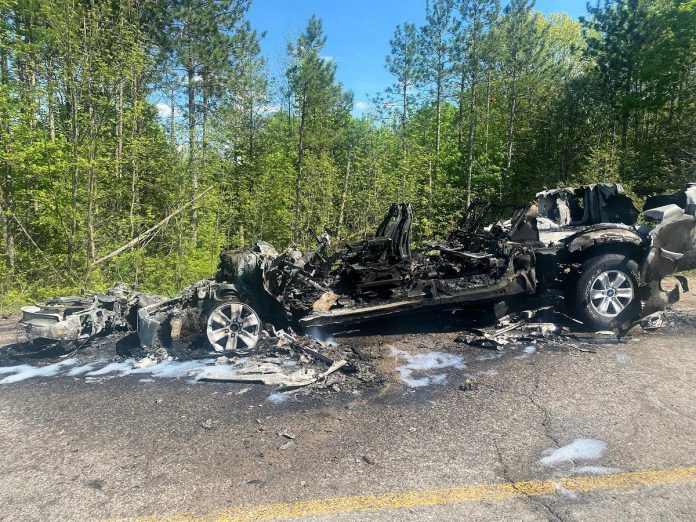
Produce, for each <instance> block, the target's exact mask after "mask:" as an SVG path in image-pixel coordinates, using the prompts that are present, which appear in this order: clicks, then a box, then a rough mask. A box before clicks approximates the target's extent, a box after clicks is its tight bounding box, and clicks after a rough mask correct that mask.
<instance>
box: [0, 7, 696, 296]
mask: <svg viewBox="0 0 696 522" xmlns="http://www.w3.org/2000/svg"><path fill="white" fill-rule="evenodd" d="M249 6H250V0H195V1H193V0H121V1H120V2H112V1H106V0H94V1H92V2H62V1H59V0H46V1H41V2H38V1H17V0H5V1H0V179H1V180H2V183H1V184H0V228H1V229H2V253H3V263H1V266H0V296H1V301H0V303H2V304H0V308H7V307H12V306H15V305H17V304H18V303H21V302H26V301H29V300H33V299H37V298H38V299H41V298H46V297H49V296H50V295H55V294H76V293H80V292H82V291H84V290H85V289H87V288H89V289H93V290H100V289H103V288H106V287H108V286H110V285H112V284H114V283H116V282H119V281H123V282H126V283H128V284H133V285H137V286H138V287H140V288H142V289H144V290H148V291H153V292H160V293H164V294H174V293H176V292H177V291H179V290H180V289H181V288H182V287H184V286H186V285H187V284H189V283H190V282H191V281H193V280H196V279H199V278H204V277H211V276H212V275H213V273H214V271H215V268H216V264H217V260H218V255H219V252H220V251H221V250H222V249H223V248H230V247H231V248H239V247H246V246H249V245H250V244H252V243H253V242H255V241H258V240H266V241H269V242H271V243H274V244H275V245H276V246H277V247H279V248H283V247H284V246H285V245H287V244H288V243H290V242H293V241H294V242H296V243H297V244H298V245H300V246H302V247H303V248H310V247H312V246H313V235H314V234H315V233H320V232H322V231H324V230H328V231H329V232H330V233H331V234H332V236H333V237H334V238H335V239H336V240H337V241H346V240H354V239H358V238H361V237H365V236H366V234H369V233H370V232H372V231H374V229H375V227H376V226H377V224H378V223H379V221H380V220H381V217H382V214H383V213H384V211H385V210H386V208H387V207H388V204H389V203H390V202H392V201H408V202H411V203H412V204H413V206H414V210H415V215H416V218H415V221H414V239H415V240H416V241H417V242H422V241H426V240H429V239H430V238H432V237H433V236H437V235H440V234H443V233H445V232H446V231H447V230H448V229H450V228H452V227H453V226H454V225H455V223H456V220H457V218H458V217H459V216H461V215H462V214H463V212H464V210H465V208H466V205H467V203H468V201H469V199H483V200H489V201H493V200H504V201H513V202H517V203H523V202H527V201H529V200H531V199H532V198H533V197H534V194H535V193H536V192H537V191H539V190H542V189H544V188H550V187H555V186H562V185H569V184H577V183H593V182H621V183H623V184H624V186H625V187H626V188H627V189H628V190H629V191H630V193H631V194H634V195H635V196H636V197H637V198H641V197H643V196H644V195H645V194H647V193H649V192H663V191H670V190H673V189H675V188H678V187H680V186H682V185H683V184H684V183H685V182H687V181H693V180H694V179H696V152H695V151H696V134H695V133H694V132H693V129H694V128H696V88H695V86H696V31H694V27H696V2H695V1H694V0H603V3H602V4H600V5H598V6H596V7H591V8H590V9H589V17H588V18H587V19H585V20H580V21H576V20H573V19H571V18H569V17H568V16H567V15H564V14H552V15H550V16H544V15H542V14H541V13H539V12H537V11H535V10H534V9H533V3H532V2H530V1H528V0H513V1H512V2H509V3H506V5H505V7H504V9H502V10H501V9H500V5H499V3H498V2H497V1H496V0H429V1H428V2H425V3H424V9H425V14H426V20H425V23H424V25H423V26H422V27H416V25H415V24H413V23H409V22H405V23H403V24H401V25H399V26H397V27H396V29H395V32H394V34H393V37H392V39H391V41H390V43H391V52H390V55H389V56H388V57H387V58H386V68H387V70H388V71H389V72H390V73H391V74H392V76H393V79H394V80H393V84H392V85H391V86H389V87H387V88H386V89H385V92H384V93H380V94H378V95H376V96H375V99H374V100H373V101H372V104H371V105H372V109H371V110H370V111H369V112H368V113H367V114H366V115H364V116H362V117H361V118H355V117H353V116H351V114H350V113H351V108H352V104H353V97H352V94H351V93H350V92H347V91H346V90H345V88H344V86H343V85H342V84H341V83H340V82H338V81H337V80H336V67H337V66H336V63H335V62H334V61H333V60H331V59H328V58H326V57H324V56H322V51H323V48H324V45H325V43H326V39H327V35H325V34H324V30H323V27H322V23H321V20H320V19H318V18H317V17H311V18H310V19H309V21H308V23H307V26H306V28H305V30H304V32H303V33H302V34H301V35H299V37H297V38H296V39H295V40H294V41H291V42H288V47H287V62H286V66H285V67H284V68H283V70H282V71H281V72H280V74H278V75H276V77H273V76H271V75H270V74H269V72H268V70H267V66H266V63H265V60H264V59H263V58H262V57H261V56H260V45H259V39H260V37H261V36H262V35H259V34H257V33H256V31H255V30H254V29H253V28H252V27H251V26H250V25H249V23H248V21H247V17H246V15H247V11H248V9H249ZM328 38H330V35H328ZM386 38H388V35H385V39H386ZM208 187H211V190H210V191H209V192H208V193H207V194H206V196H205V197H203V198H202V199H200V200H198V201H196V202H195V203H194V204H192V205H191V206H189V207H186V208H185V209H184V210H183V211H182V212H179V213H177V214H176V215H175V216H174V217H173V218H171V219H169V220H165V221H164V222H163V224H162V226H161V227H159V228H157V229H156V230H155V232H154V233H146V234H145V235H142V236H141V234H143V233H144V232H146V231H147V230H148V229H150V228H151V227H153V226H154V225H156V224H158V223H160V222H161V221H162V220H163V219H164V218H166V217H167V216H168V215H170V214H171V213H172V212H175V211H176V210H177V209H179V208H180V207H181V206H182V205H185V204H186V203H187V202H188V201H189V200H190V199H191V198H192V197H193V196H194V195H195V194H198V193H200V192H201V191H202V190H204V189H206V188H208ZM133 238H140V239H139V240H137V241H135V243H134V244H133V248H130V249H126V250H125V251H123V252H122V253H120V254H119V255H116V256H114V257H111V258H109V259H108V260H106V261H102V260H101V258H103V257H104V256H107V255H109V254H110V253H112V252H114V251H115V250H116V249H117V248H119V247H121V246H123V245H125V244H127V243H128V242H129V241H130V240H132V239H133Z"/></svg>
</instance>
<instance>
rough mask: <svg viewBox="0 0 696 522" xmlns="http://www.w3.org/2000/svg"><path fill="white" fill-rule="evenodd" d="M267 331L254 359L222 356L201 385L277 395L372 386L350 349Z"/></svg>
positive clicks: (365, 368) (368, 372)
mask: <svg viewBox="0 0 696 522" xmlns="http://www.w3.org/2000/svg"><path fill="white" fill-rule="evenodd" d="M269 330H270V331H264V332H263V335H262V336H261V338H260V339H259V341H258V343H257V344H256V347H255V349H254V353H253V355H250V356H242V357H237V358H234V357H228V356H221V357H218V359H217V360H216V366H218V367H220V370H219V371H215V370H208V371H206V372H205V374H204V375H203V376H202V377H201V378H200V380H202V381H215V382H232V383H240V384H264V385H268V386H276V387H277V388H278V390H277V391H281V392H282V391H288V392H289V391H293V390H298V389H300V388H303V389H330V390H333V391H341V389H355V388H357V387H358V386H360V385H361V384H365V383H369V382H372V381H373V380H374V379H375V375H374V373H373V372H372V370H371V369H370V367H369V366H368V365H367V364H366V363H364V362H363V361H361V360H359V357H358V356H357V355H356V354H355V353H354V352H353V351H352V350H351V349H350V348H348V347H345V346H342V345H338V344H336V343H335V342H333V341H323V340H318V339H314V338H312V337H309V336H307V335H304V336H300V335H297V334H295V333H294V332H293V331H292V330H288V331H285V330H278V331H276V330H275V329H274V328H273V327H272V326H271V327H269Z"/></svg>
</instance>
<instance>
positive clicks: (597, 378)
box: [0, 301, 696, 521]
mask: <svg viewBox="0 0 696 522" xmlns="http://www.w3.org/2000/svg"><path fill="white" fill-rule="evenodd" d="M694 306H695V305H694V303H693V302H692V301H686V302H685V303H682V305H681V310H680V311H679V312H678V314H672V315H671V316H670V317H671V318H670V322H671V324H669V325H667V326H665V327H664V328H662V329H660V330H658V331H654V332H645V333H640V332H639V333H637V334H636V335H635V336H634V337H633V338H632V339H629V340H628V341H626V342H622V343H618V344H596V345H595V344H593V345H590V349H591V350H593V351H594V353H593V351H580V350H577V349H576V348H574V347H571V346H567V347H563V346H560V347H559V346H550V345H546V344H545V343H543V342H540V343H538V344H536V345H535V348H536V351H534V353H525V352H523V351H522V348H510V349H507V350H506V351H505V353H503V354H502V355H501V356H500V357H499V358H489V359H487V360H486V357H482V354H483V355H487V354H489V353H490V352H488V351H486V350H481V349H476V348H470V347H466V346H465V345H463V344H457V343H453V342H452V339H453V337H454V336H455V335H456V332H446V333H432V332H431V333H420V334H418V333H409V334H389V335H380V336H374V337H363V338H361V337H354V338H351V339H350V340H349V341H346V342H351V343H354V344H355V346H356V347H357V348H358V349H359V350H360V352H361V353H364V354H365V356H366V357H370V358H372V359H373V360H374V363H375V366H376V368H377V370H378V374H379V375H380V376H381V378H382V379H383V382H378V383H376V384H374V385H371V386H367V387H365V388H361V389H358V390H356V391H351V390H341V391H340V392H338V393H331V394H322V395H316V394H315V395H298V396H297V397H293V398H291V399H290V400H288V401H286V402H284V403H282V404H273V403H271V402H269V401H267V400H266V398H267V396H268V395H269V393H270V392H269V390H268V389H264V387H262V386H257V387H245V386H241V385H234V384H214V383H208V384H204V383H197V384H191V383H189V382H188V380H186V379H180V380H172V379H170V380H164V379H155V380H154V382H145V383H143V382H140V381H139V378H138V376H128V377H122V378H114V379H105V380H103V381H97V382H91V383H90V382H85V380H84V379H80V378H72V377H36V378H33V379H27V380H25V381H21V382H17V383H13V384H7V385H0V519H2V520H23V521H24V520H49V519H50V520H99V519H122V518H127V519H139V518H143V517H145V518H147V517H149V519H150V520H164V519H187V520H188V519H190V518H191V517H195V516H203V517H207V518H209V519H221V520H222V519H230V520H236V519H240V520H242V519H246V520H252V519H254V518H253V517H252V516H251V515H248V516H247V518H244V517H243V516H241V518H240V517H238V518H235V516H236V515H235V513H237V512H236V511H235V510H236V509H237V508H243V509H247V508H253V507H254V506H258V505H259V504H263V505H267V504H274V505H275V503H280V502H284V503H288V502H298V501H299V502H308V504H305V507H307V506H310V507H311V506H316V511H312V509H310V508H307V509H305V510H304V511H302V510H301V509H299V508H297V509H296V511H295V513H296V514H300V515H302V516H303V519H304V520H336V521H338V520H361V521H363V520H398V521H403V520H438V521H439V520H462V519H465V518H466V519H470V520H563V521H565V520H606V519H611V520H693V519H694V517H695V512H696V483H695V482H694V481H693V480H683V481H676V482H675V483H672V484H660V483H658V482H655V483H653V482H650V481H645V483H641V485H639V486H635V487H634V486H631V485H629V486H627V487H620V488H619V487H612V486H611V483H610V482H609V481H607V484H608V485H607V487H603V486H602V487H598V488H596V489H594V490H593V491H587V492H585V491H574V490H573V488H572V484H574V482H573V481H574V480H584V479H583V477H598V479H599V480H600V481H601V480H602V477H603V476H606V477H610V476H613V474H617V473H623V472H632V471H638V470H672V469H677V468H684V467H692V466H695V465H696V458H695V457H694V455H696V352H695V348H696V345H695V344H694V338H695V337H696V307H694ZM692 307H693V308H692ZM2 324H3V325H4V328H5V330H4V334H5V337H4V339H5V342H6V343H7V342H10V341H8V339H9V337H8V336H9V335H10V333H8V332H10V331H11V328H12V327H11V326H8V325H10V322H9V321H4V322H3V323H2ZM1 334H3V330H2V329H1V328H0V335H1ZM0 344H3V343H2V341H0ZM392 347H396V348H398V349H400V350H406V351H407V352H409V353H429V352H430V351H432V350H442V351H448V352H450V351H451V352H453V353H457V354H460V355H462V357H463V360H464V361H465V366H466V367H464V368H447V369H443V370H441V371H442V372H443V373H444V374H445V375H446V379H445V380H444V382H442V383H441V384H432V385H430V386H423V387H420V388H409V387H408V386H406V385H404V383H403V382H402V381H401V380H400V377H399V374H398V373H397V372H396V371H395V367H396V366H397V365H398V364H400V363H399V361H398V360H397V359H395V358H394V357H393V356H391V355H390V349H391V348H392ZM481 359H484V360H481ZM438 371H440V370H438ZM467 380H468V381H467ZM467 382H468V383H469V385H467ZM472 382H473V383H474V384H473V386H472V385H471V383H472ZM247 388H248V390H247V391H245V392H244V390H245V389H247ZM469 388H473V389H469ZM283 431H286V432H287V433H289V434H291V435H292V436H294V437H295V438H294V439H292V438H288V436H286V435H282V434H281V435H279V433H281V432H283ZM578 439H580V440H585V439H588V440H591V441H602V442H603V443H606V446H605V448H606V449H605V450H604V451H603V452H602V454H601V456H599V457H596V456H595V457H594V458H590V457H588V456H587V455H583V454H582V452H580V453H577V454H572V455H571V456H570V457H569V458H566V459H560V460H559V461H558V462H556V463H555V464H554V465H545V464H542V462H541V461H540V459H541V458H542V457H544V456H548V455H549V454H551V452H552V451H553V450H557V449H558V448H562V447H564V446H567V445H569V444H571V443H573V442H574V441H577V440H578ZM564 479H567V480H568V482H563V480H564ZM524 481H541V482H542V483H543V484H552V485H554V484H556V485H557V488H556V491H553V492H552V493H549V494H544V492H543V491H542V493H540V494H529V493H528V491H529V487H523V486H521V485H520V484H524ZM477 484H493V485H499V486H497V487H502V486H500V485H506V484H507V485H510V486H509V488H508V489H510V491H512V493H511V494H509V495H502V496H500V498H498V497H495V495H491V494H483V493H482V494H479V493H477V491H478V490H469V489H466V490H465V491H464V492H462V491H460V490H459V489H457V491H458V493H457V494H456V495H454V494H450V497H447V498H451V497H453V496H455V497H457V498H459V499H460V501H452V502H445V501H442V498H445V497H446V495H444V494H443V493H442V490H443V488H445V489H447V488H454V489H456V488H468V487H469V486H473V485H477ZM535 484H536V483H535ZM564 484H566V486H567V487H565V486H564ZM601 484H603V483H601V482H600V486H601ZM448 491H449V489H448ZM506 491H507V490H506ZM404 492H421V493H422V494H421V496H419V497H418V498H420V499H422V500H421V501H419V502H415V501H412V499H411V500H409V499H410V498H411V497H409V495H410V493H409V494H407V495H401V496H398V495H399V494H401V493H404ZM433 492H434V493H433ZM437 492H439V493H437ZM365 495H373V496H374V495H376V496H380V495H381V496H382V497H380V498H382V499H383V500H380V502H382V504H383V507H382V508H379V509H373V510H364V508H365V505H364V504H365V502H368V500H366V498H365ZM390 495H396V496H395V497H394V499H392V498H391V497H390ZM443 495H444V496H443ZM457 495H458V496H457ZM354 496H358V497H359V498H358V499H357V500H355V499H352V498H351V497H354ZM464 497H466V501H461V499H462V498H464ZM336 498H341V499H344V500H342V501H341V502H338V503H337V504H336V505H340V506H343V507H342V508H341V509H336V510H334V512H331V510H329V509H325V510H324V511H322V507H321V506H322V505H328V504H329V503H330V502H329V501H328V500H326V501H323V500H322V499H336ZM384 499H386V500H384ZM428 499H430V500H428ZM433 499H434V500H433ZM438 499H439V500H438ZM314 501H316V502H314ZM361 503H362V505H361ZM376 503H377V502H376ZM268 509H269V510H268V511H267V514H268V513H270V515H267V518H273V516H287V515H288V513H292V512H293V511H292V509H289V508H282V509H281V508H280V507H274V508H272V509H271V508H268ZM186 517H189V518H186Z"/></svg>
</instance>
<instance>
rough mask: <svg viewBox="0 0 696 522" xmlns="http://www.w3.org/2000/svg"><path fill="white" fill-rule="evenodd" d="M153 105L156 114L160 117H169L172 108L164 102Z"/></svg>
mask: <svg viewBox="0 0 696 522" xmlns="http://www.w3.org/2000/svg"><path fill="white" fill-rule="evenodd" d="M155 107H157V114H159V116H160V118H169V117H170V116H171V115H172V108H171V107H170V106H169V105H167V104H166V103H162V102H160V103H158V104H156V105H155Z"/></svg>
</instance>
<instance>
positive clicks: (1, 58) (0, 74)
mask: <svg viewBox="0 0 696 522" xmlns="http://www.w3.org/2000/svg"><path fill="white" fill-rule="evenodd" d="M0 82H2V85H3V87H4V88H5V89H6V88H7V84H8V83H9V66H8V56H7V52H6V51H4V50H3V51H2V54H0ZM3 109H5V107H3ZM0 131H1V132H2V149H3V151H4V152H5V154H7V152H8V149H9V139H10V120H9V114H7V112H6V111H5V110H3V111H2V122H0ZM2 166H3V171H2V176H3V183H2V185H0V222H1V224H2V244H3V251H4V254H5V266H6V267H7V268H13V267H14V264H15V247H14V237H13V235H12V228H11V227H10V223H9V219H8V213H9V212H11V210H12V209H11V201H12V199H11V198H12V183H11V182H12V170H11V169H12V167H11V166H10V164H9V163H8V162H7V161H4V162H3V164H2Z"/></svg>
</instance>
